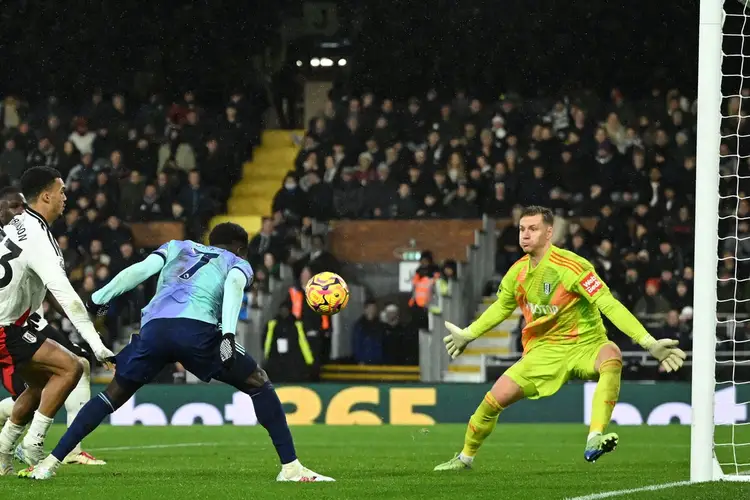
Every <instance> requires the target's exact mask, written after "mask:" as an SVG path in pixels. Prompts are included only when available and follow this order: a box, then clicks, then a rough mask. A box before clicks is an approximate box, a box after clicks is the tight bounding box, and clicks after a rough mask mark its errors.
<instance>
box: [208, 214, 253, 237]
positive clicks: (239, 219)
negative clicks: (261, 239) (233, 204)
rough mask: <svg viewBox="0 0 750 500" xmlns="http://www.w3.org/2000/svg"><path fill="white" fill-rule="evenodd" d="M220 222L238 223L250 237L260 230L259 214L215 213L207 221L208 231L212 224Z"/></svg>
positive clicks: (212, 226)
mask: <svg viewBox="0 0 750 500" xmlns="http://www.w3.org/2000/svg"><path fill="white" fill-rule="evenodd" d="M222 222H234V223H235V224H239V225H240V226H242V227H243V228H245V231H247V234H248V235H250V237H251V238H252V237H253V235H254V234H255V233H257V232H258V231H260V225H261V217H260V215H217V216H216V217H214V218H212V219H211V221H210V222H209V223H208V232H211V229H213V228H214V226H216V225H217V224H221V223H222Z"/></svg>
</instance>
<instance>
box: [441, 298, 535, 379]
mask: <svg viewBox="0 0 750 500" xmlns="http://www.w3.org/2000/svg"><path fill="white" fill-rule="evenodd" d="M495 300H496V297H495V296H494V295H493V296H490V297H485V298H483V299H482V301H481V302H480V303H479V304H478V306H477V314H476V317H477V318H478V317H479V316H480V315H481V314H482V313H483V312H484V311H485V310H487V308H488V307H489V306H490V305H491V304H492V303H493V302H495ZM520 316H521V312H520V310H519V309H516V310H515V311H514V312H513V313H512V314H511V315H510V317H509V318H508V319H506V320H505V321H503V322H502V323H500V324H499V325H497V326H496V327H495V328H493V329H492V330H490V331H489V332H487V333H485V334H484V335H482V336H481V337H479V338H478V339H477V340H475V341H474V342H472V343H471V344H469V346H468V347H467V348H466V350H465V351H464V352H463V354H461V356H459V357H458V358H456V359H455V360H453V361H452V362H451V364H450V365H449V366H448V369H447V370H446V372H445V373H444V374H443V381H445V382H481V371H482V355H483V354H485V355H491V356H502V355H504V354H510V353H511V352H513V333H512V332H513V330H515V328H516V327H517V326H518V320H519V318H520Z"/></svg>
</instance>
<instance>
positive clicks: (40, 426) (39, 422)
mask: <svg viewBox="0 0 750 500" xmlns="http://www.w3.org/2000/svg"><path fill="white" fill-rule="evenodd" d="M53 420H54V419H52V418H50V417H46V416H44V415H42V414H41V413H39V410H37V411H35V412H34V419H33V420H32V421H31V425H30V426H29V432H27V433H26V436H24V438H23V444H24V446H44V438H45V437H47V431H48V430H49V426H50V425H52V421H53Z"/></svg>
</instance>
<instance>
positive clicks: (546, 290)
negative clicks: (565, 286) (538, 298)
mask: <svg viewBox="0 0 750 500" xmlns="http://www.w3.org/2000/svg"><path fill="white" fill-rule="evenodd" d="M550 293H552V285H550V284H549V283H545V284H544V294H545V295H549V294H550Z"/></svg>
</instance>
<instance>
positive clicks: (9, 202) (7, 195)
mask: <svg viewBox="0 0 750 500" xmlns="http://www.w3.org/2000/svg"><path fill="white" fill-rule="evenodd" d="M24 202H25V200H24V197H23V195H22V194H21V191H20V190H18V189H16V188H14V187H12V186H11V187H6V188H3V189H0V225H3V226H4V225H6V224H8V223H9V222H10V221H11V219H13V217H15V216H16V215H21V214H22V213H23V209H24Z"/></svg>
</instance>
